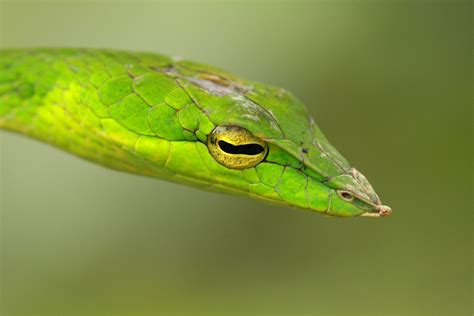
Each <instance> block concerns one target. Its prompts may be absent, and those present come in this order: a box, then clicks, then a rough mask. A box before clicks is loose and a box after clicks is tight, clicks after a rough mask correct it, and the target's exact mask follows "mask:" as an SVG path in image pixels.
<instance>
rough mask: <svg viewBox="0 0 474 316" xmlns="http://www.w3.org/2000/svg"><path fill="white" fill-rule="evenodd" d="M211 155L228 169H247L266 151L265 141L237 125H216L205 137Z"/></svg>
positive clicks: (256, 162)
mask: <svg viewBox="0 0 474 316" xmlns="http://www.w3.org/2000/svg"><path fill="white" fill-rule="evenodd" d="M207 147H208V148H209V152H210V153H211V155H212V157H214V159H215V160H216V161H217V162H218V163H220V164H221V165H223V166H225V167H227V168H230V169H247V168H251V167H253V166H255V165H257V164H258V163H259V162H261V161H262V160H263V159H265V156H266V155H267V152H268V146H267V143H265V142H264V141H262V140H261V139H259V138H257V137H255V136H253V135H252V134H251V133H250V132H249V131H247V130H245V129H243V128H240V127H237V126H218V127H216V128H215V129H214V130H213V131H212V133H211V134H210V135H209V136H208V138H207Z"/></svg>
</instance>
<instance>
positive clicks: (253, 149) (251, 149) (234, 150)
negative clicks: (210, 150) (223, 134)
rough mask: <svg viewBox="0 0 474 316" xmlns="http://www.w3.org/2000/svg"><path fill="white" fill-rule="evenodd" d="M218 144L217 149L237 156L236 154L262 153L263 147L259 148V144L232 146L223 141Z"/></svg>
mask: <svg viewBox="0 0 474 316" xmlns="http://www.w3.org/2000/svg"><path fill="white" fill-rule="evenodd" d="M218 144H219V147H220V148H221V149H222V150H223V151H225V152H226V153H228V154H234V155H238V154H241V155H258V154H260V153H262V152H263V151H264V149H263V147H262V146H260V145H259V144H246V145H237V146H234V145H232V144H229V143H228V142H225V141H223V140H220V141H219V142H218Z"/></svg>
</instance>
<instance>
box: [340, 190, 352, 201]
mask: <svg viewBox="0 0 474 316" xmlns="http://www.w3.org/2000/svg"><path fill="white" fill-rule="evenodd" d="M339 195H340V196H341V197H342V198H343V199H344V200H346V201H352V200H353V199H354V196H353V195H352V194H351V193H350V192H347V191H339Z"/></svg>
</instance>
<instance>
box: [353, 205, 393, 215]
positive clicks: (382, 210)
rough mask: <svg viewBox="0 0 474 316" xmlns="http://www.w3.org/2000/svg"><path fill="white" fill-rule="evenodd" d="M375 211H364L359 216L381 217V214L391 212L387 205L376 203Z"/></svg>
mask: <svg viewBox="0 0 474 316" xmlns="http://www.w3.org/2000/svg"><path fill="white" fill-rule="evenodd" d="M377 211H378V212H377V213H372V212H365V213H362V214H361V215H360V216H364V217H382V216H388V215H390V214H392V209H391V208H390V206H387V205H382V204H380V205H377Z"/></svg>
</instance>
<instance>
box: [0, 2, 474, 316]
mask: <svg viewBox="0 0 474 316" xmlns="http://www.w3.org/2000/svg"><path fill="white" fill-rule="evenodd" d="M0 10H1V11H0V35H1V38H0V42H1V46H2V47H37V46H41V47H57V46H68V47H77V46H80V47H107V48H119V49H128V50H130V49H131V50H144V51H155V52H161V53H165V54H169V55H179V56H184V57H186V58H189V59H192V60H197V61H201V62H206V63H210V64H213V65H217V66H219V67H221V68H225V69H227V70H229V71H232V72H234V73H237V74H239V75H240V76H242V77H246V78H249V79H253V80H259V81H263V82H267V83H271V84H274V85H278V86H282V87H285V88H288V89H289V90H291V91H293V92H294V93H295V94H296V95H298V96H299V97H300V98H301V99H302V100H303V101H304V102H305V103H306V104H307V105H308V107H309V108H310V111H311V112H312V113H313V115H314V116H315V117H316V119H317V122H318V123H319V125H320V127H321V128H322V130H323V131H324V132H325V133H326V135H327V136H328V138H329V139H330V140H331V141H332V143H333V144H334V145H335V146H336V147H337V148H338V149H339V150H340V151H341V152H342V153H343V154H344V155H345V156H346V158H348V160H349V161H350V162H351V163H352V164H353V165H354V166H356V167H357V168H358V169H359V170H361V171H362V172H363V173H364V174H365V175H366V176H367V177H368V178H369V179H370V181H371V182H372V184H373V185H374V186H375V188H376V190H377V191H378V193H379V194H380V196H381V198H382V200H383V202H384V203H386V204H388V205H390V206H391V207H392V208H393V209H394V213H393V215H392V216H391V217H388V218H383V219H377V220H370V219H361V218H355V219H333V218H325V217H322V216H319V215H317V214H313V213H307V212H300V211H296V210H291V209H287V208H284V207H279V206H271V205H266V204H261V203H259V202H255V201H252V200H247V199H244V198H241V197H233V196H226V195H220V194H215V193H208V192H203V191H199V190H196V189H191V188H187V187H184V186H179V185H176V184H172V183H167V182H163V181H159V180H155V179H148V178H143V177H138V176H134V175H129V174H123V173H118V172H115V171H111V170H107V169H104V168H102V167H99V166H96V165H94V164H91V163H89V162H85V161H83V160H80V159H78V158H76V157H74V156H71V155H69V154H67V153H64V152H61V151H59V150H57V149H54V148H52V147H50V146H48V145H45V144H42V143H38V142H35V141H33V140H29V139H26V138H23V137H21V136H18V135H14V134H8V133H6V132H2V133H0V135H1V136H0V137H1V140H0V141H1V148H0V149H1V163H0V165H1V175H0V180H1V182H0V185H1V191H0V199H1V204H0V207H1V259H0V262H1V302H0V311H1V312H0V313H1V315H6V316H17V315H61V316H69V315H86V316H89V315H91V316H93V315H114V316H115V315H134V316H135V315H137V316H142V315H143V316H145V315H229V316H233V315H272V316H279V315H289V316H299V315H450V316H454V315H471V314H472V299H473V296H472V249H473V248H472V234H471V229H472V219H473V217H472V212H473V208H472V112H471V110H472V109H471V106H472V103H471V93H472V83H473V82H472V73H471V71H472V69H473V68H472V66H473V65H472V56H471V49H472V34H471V31H472V4H471V2H470V1H455V0H453V1H448V0H446V1H417V0H415V1H382V0H381V1H369V0H367V1H364V0H360V1H319V2H318V1H313V2H299V1H292V2H273V1H271V2H270V1H269V2H263V1H261V2H259V1H251V2H250V1H247V2H216V1H214V2H200V1H189V2H183V1H178V2H151V1H148V2H140V1H133V2H124V1H122V2H112V1H96V2H93V1H82V2H67V3H66V2H48V1H36V2H24V1H10V2H9V1H2V2H1V4H0Z"/></svg>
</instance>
